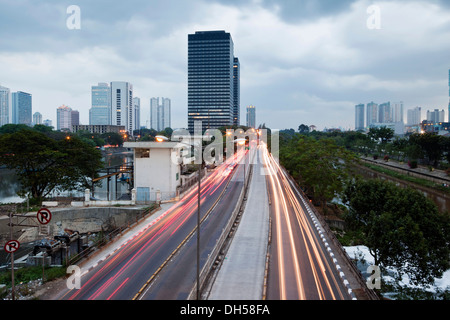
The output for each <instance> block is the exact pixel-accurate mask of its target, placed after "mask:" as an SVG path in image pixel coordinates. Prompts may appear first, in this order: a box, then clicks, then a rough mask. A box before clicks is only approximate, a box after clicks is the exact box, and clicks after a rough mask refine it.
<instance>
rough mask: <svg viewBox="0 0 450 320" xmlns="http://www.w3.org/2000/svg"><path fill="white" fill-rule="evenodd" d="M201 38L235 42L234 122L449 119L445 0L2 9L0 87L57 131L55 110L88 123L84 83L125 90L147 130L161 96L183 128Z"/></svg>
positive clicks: (449, 7) (215, 1) (449, 35)
mask: <svg viewBox="0 0 450 320" xmlns="http://www.w3.org/2000/svg"><path fill="white" fill-rule="evenodd" d="M71 5H76V6H78V8H79V16H74V12H73V11H71V10H70V11H69V12H68V10H67V9H68V8H69V6H71ZM74 17H75V18H76V17H79V20H73V18H74ZM77 21H79V25H76V26H77V28H75V29H74V28H69V27H68V22H69V26H70V25H73V23H74V22H77ZM78 26H79V28H78ZM205 30H225V31H226V32H229V33H230V34H231V36H232V38H233V42H234V54H235V56H237V57H238V58H239V61H240V64H241V99H240V104H241V109H240V110H241V124H244V125H245V112H246V111H245V110H246V106H248V105H254V106H255V107H256V122H257V124H262V123H264V124H265V125H266V127H269V128H272V129H280V130H281V129H289V128H293V129H295V130H297V129H298V126H299V125H300V124H307V125H315V126H317V128H318V129H319V130H322V129H324V128H338V127H340V128H342V129H354V126H355V111H354V109H355V105H356V104H359V103H364V104H366V103H368V102H371V101H374V102H377V103H383V102H387V101H390V102H391V103H392V102H398V101H402V102H403V103H404V106H405V121H406V110H407V109H410V108H414V107H416V106H420V107H422V110H423V111H422V112H423V113H426V110H431V109H444V110H445V112H446V119H447V114H448V113H447V111H448V110H447V107H448V103H449V69H450V41H449V40H450V1H445V0H432V1H409V0H397V1H395V0H394V1H369V0H339V1H334V0H323V1H321V0H304V1H302V0H209V1H207V0H189V1H186V0H164V1H160V0H128V1H117V0H114V1H111V0H109V1H106V0H95V1H93V0H91V1H77V0H70V1H64V0H14V1H12V0H0V39H1V41H0V85H2V86H5V87H8V88H10V89H11V91H25V92H29V93H31V94H32V96H33V113H34V112H36V111H39V112H40V113H41V114H42V115H43V119H44V120H45V119H50V120H52V121H53V125H54V126H55V127H56V109H57V108H58V107H59V106H61V105H63V104H64V105H67V106H69V107H71V108H72V109H74V110H78V111H79V112H80V123H81V124H88V123H89V109H90V107H91V86H93V85H96V84H97V83H99V82H111V81H128V82H130V83H131V84H132V85H133V88H134V96H137V97H140V98H141V125H142V126H146V125H148V121H149V109H150V98H151V97H167V98H170V99H171V102H172V127H173V128H184V127H187V39H188V34H192V33H195V32H196V31H205ZM423 115H424V114H423Z"/></svg>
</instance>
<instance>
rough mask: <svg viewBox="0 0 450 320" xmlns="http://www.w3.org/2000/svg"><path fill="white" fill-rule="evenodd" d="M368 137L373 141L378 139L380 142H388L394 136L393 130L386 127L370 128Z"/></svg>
mask: <svg viewBox="0 0 450 320" xmlns="http://www.w3.org/2000/svg"><path fill="white" fill-rule="evenodd" d="M368 135H369V137H370V138H372V139H373V140H375V141H380V142H381V143H382V144H385V143H387V142H389V141H390V140H391V139H392V138H393V137H394V130H392V129H390V128H388V127H385V126H384V127H380V128H370V129H369V133H368Z"/></svg>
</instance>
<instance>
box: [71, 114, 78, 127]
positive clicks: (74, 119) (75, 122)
mask: <svg viewBox="0 0 450 320" xmlns="http://www.w3.org/2000/svg"><path fill="white" fill-rule="evenodd" d="M71 112H72V114H71V116H70V123H71V125H72V126H74V125H75V126H76V125H79V124H80V113H79V112H78V110H72V111H71ZM71 128H72V127H71Z"/></svg>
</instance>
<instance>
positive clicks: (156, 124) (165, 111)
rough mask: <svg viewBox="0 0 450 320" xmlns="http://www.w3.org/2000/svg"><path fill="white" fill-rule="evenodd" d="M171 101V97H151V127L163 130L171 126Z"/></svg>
mask: <svg viewBox="0 0 450 320" xmlns="http://www.w3.org/2000/svg"><path fill="white" fill-rule="evenodd" d="M171 125H172V123H171V101H170V99H169V98H164V97H162V98H161V103H160V102H159V97H158V98H151V99H150V128H151V129H154V130H156V131H162V130H164V129H165V128H171Z"/></svg>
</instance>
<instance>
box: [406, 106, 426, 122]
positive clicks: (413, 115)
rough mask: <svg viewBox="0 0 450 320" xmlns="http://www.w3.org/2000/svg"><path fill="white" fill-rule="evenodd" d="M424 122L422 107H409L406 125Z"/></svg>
mask: <svg viewBox="0 0 450 320" xmlns="http://www.w3.org/2000/svg"><path fill="white" fill-rule="evenodd" d="M421 122H422V108H421V107H415V108H414V109H409V110H408V114H407V121H406V125H408V126H417V125H419V124H420V123H421Z"/></svg>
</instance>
